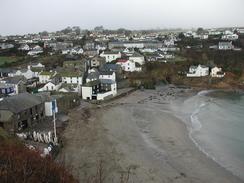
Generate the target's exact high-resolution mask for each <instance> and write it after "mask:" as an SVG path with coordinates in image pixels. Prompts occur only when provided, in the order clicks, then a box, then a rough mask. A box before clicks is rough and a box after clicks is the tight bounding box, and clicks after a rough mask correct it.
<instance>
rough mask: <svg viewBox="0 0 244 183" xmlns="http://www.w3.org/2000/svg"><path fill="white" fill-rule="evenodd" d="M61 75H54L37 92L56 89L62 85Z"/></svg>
mask: <svg viewBox="0 0 244 183" xmlns="http://www.w3.org/2000/svg"><path fill="white" fill-rule="evenodd" d="M61 81H62V80H61V77H60V76H58V75H55V76H54V77H53V78H52V79H51V81H48V82H47V83H46V84H45V85H44V86H43V87H42V88H40V89H38V91H39V92H42V91H58V90H59V89H60V87H61V85H62V82H61Z"/></svg>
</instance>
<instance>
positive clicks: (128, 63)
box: [116, 59, 142, 72]
mask: <svg viewBox="0 0 244 183" xmlns="http://www.w3.org/2000/svg"><path fill="white" fill-rule="evenodd" d="M116 64H118V65H121V67H122V70H123V71H125V72H135V71H137V72H139V71H141V70H142V68H141V66H139V67H137V66H136V64H138V63H135V62H134V61H132V60H128V59H118V60H117V62H116ZM138 65H139V64H138Z"/></svg>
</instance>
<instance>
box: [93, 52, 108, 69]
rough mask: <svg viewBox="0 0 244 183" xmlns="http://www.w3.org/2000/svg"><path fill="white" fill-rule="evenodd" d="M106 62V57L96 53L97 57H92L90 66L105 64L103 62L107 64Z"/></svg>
mask: <svg viewBox="0 0 244 183" xmlns="http://www.w3.org/2000/svg"><path fill="white" fill-rule="evenodd" d="M105 63H106V60H105V58H103V57H100V56H98V55H96V56H95V57H93V58H91V59H90V60H89V66H90V67H91V68H93V67H99V66H100V65H103V64H105Z"/></svg>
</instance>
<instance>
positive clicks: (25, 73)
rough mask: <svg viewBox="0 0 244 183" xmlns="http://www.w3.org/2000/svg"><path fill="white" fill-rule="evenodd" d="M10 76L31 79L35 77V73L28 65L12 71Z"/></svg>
mask: <svg viewBox="0 0 244 183" xmlns="http://www.w3.org/2000/svg"><path fill="white" fill-rule="evenodd" d="M12 76H24V77H25V78H26V79H31V78H33V77H35V73H34V72H33V71H32V70H31V68H30V67H28V68H27V69H21V70H17V71H15V72H14V73H12Z"/></svg>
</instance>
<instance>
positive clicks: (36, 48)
mask: <svg viewBox="0 0 244 183" xmlns="http://www.w3.org/2000/svg"><path fill="white" fill-rule="evenodd" d="M39 53H43V49H42V47H40V46H39V45H36V46H34V47H33V48H32V50H31V51H29V52H28V53H27V55H30V56H34V55H37V54H39Z"/></svg>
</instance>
